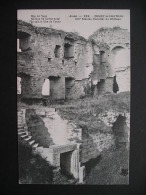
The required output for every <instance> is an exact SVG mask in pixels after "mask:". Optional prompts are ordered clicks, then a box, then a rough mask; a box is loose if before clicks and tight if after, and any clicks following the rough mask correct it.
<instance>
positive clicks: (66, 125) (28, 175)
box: [17, 9, 130, 185]
mask: <svg viewBox="0 0 146 195" xmlns="http://www.w3.org/2000/svg"><path fill="white" fill-rule="evenodd" d="M17 115H18V117H17V121H18V158H19V159H18V160H19V183H20V184H66V185H68V184H71V185H80V184H82V185H119V184H125V185H128V184H129V153H130V10H110V9H38V10H35V9H32V10H31V9H25V10H23V9H20V10H17Z"/></svg>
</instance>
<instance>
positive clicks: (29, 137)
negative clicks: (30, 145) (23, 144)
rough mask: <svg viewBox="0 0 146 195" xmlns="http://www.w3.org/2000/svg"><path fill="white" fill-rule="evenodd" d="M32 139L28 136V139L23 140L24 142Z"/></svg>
mask: <svg viewBox="0 0 146 195" xmlns="http://www.w3.org/2000/svg"><path fill="white" fill-rule="evenodd" d="M31 138H32V136H28V138H26V139H24V140H25V141H29V140H30V139H31Z"/></svg>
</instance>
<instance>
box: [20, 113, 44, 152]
mask: <svg viewBox="0 0 146 195" xmlns="http://www.w3.org/2000/svg"><path fill="white" fill-rule="evenodd" d="M24 112H25V110H23V109H22V110H20V111H18V112H17V122H18V124H17V127H18V128H17V130H18V139H19V140H22V141H25V142H26V143H28V144H29V145H30V146H32V148H33V149H36V148H42V147H39V143H36V142H35V140H33V139H32V136H31V135H30V134H29V132H28V131H27V128H26V124H25V117H24V114H25V113H24Z"/></svg>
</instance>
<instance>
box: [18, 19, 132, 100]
mask: <svg viewBox="0 0 146 195" xmlns="http://www.w3.org/2000/svg"><path fill="white" fill-rule="evenodd" d="M17 45H18V49H17V50H18V51H17V81H18V83H19V87H18V94H21V97H22V98H47V99H48V100H49V99H53V100H57V99H77V98H81V97H84V96H87V95H93V96H99V95H101V94H105V93H119V92H123V91H130V34H129V32H128V31H127V30H126V29H121V28H120V27H114V28H101V29H99V30H98V31H97V32H96V33H94V34H93V35H91V36H90V37H89V39H88V40H86V39H85V38H84V37H82V36H79V35H77V34H75V33H69V32H64V31H62V30H55V29H53V28H45V27H35V26H32V25H31V24H29V23H26V22H23V21H20V20H18V26H17Z"/></svg>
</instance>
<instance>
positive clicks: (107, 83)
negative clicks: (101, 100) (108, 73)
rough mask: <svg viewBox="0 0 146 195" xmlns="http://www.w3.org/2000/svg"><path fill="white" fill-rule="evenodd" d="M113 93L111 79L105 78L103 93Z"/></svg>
mask: <svg viewBox="0 0 146 195" xmlns="http://www.w3.org/2000/svg"><path fill="white" fill-rule="evenodd" d="M106 92H109V93H113V77H107V78H106V80H105V93H106Z"/></svg>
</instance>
